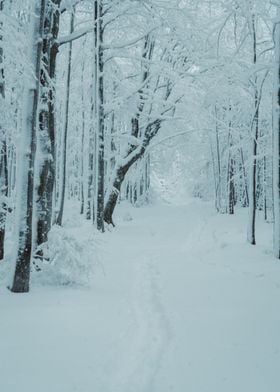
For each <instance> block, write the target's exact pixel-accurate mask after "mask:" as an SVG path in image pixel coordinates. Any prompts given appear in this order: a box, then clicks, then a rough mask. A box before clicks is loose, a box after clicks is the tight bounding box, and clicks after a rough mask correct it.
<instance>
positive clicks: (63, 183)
mask: <svg viewBox="0 0 280 392" xmlns="http://www.w3.org/2000/svg"><path fill="white" fill-rule="evenodd" d="M74 20H75V13H74V10H73V12H72V15H71V22H70V34H71V33H73V31H74ZM71 68H72V41H70V43H69V51H68V67H67V84H66V109H65V124H64V134H63V141H62V165H61V166H62V171H61V174H60V175H61V176H62V178H61V189H60V193H61V194H60V206H59V212H58V215H57V219H56V224H57V225H59V226H61V225H62V218H63V211H64V202H65V187H66V164H67V136H68V124H69V103H70V83H71Z"/></svg>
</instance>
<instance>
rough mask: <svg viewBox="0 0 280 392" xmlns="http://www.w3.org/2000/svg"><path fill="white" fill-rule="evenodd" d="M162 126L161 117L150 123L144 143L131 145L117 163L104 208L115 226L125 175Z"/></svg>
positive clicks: (109, 221)
mask: <svg viewBox="0 0 280 392" xmlns="http://www.w3.org/2000/svg"><path fill="white" fill-rule="evenodd" d="M160 127H161V120H159V119H157V120H155V121H153V122H152V123H150V124H148V125H147V126H146V128H145V134H144V138H143V142H142V144H141V145H140V146H137V147H135V146H134V147H131V149H130V151H129V152H128V154H127V156H126V158H124V160H123V162H124V163H123V164H121V165H118V164H117V168H116V171H115V175H114V180H113V182H112V185H111V191H110V193H109V196H108V199H107V201H106V205H105V208H104V213H103V217H104V222H106V223H108V224H111V225H113V226H115V225H114V222H113V213H114V210H115V207H116V204H117V201H118V197H119V194H120V191H121V186H122V184H123V181H124V179H125V176H126V174H127V172H128V170H129V169H130V168H131V166H132V165H133V164H134V163H135V162H137V161H138V160H139V159H141V158H142V157H143V156H144V154H145V152H146V150H147V147H148V146H149V144H150V141H151V140H152V139H153V138H154V137H155V136H156V135H157V134H158V132H159V130H160Z"/></svg>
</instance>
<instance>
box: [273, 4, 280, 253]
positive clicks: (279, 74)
mask: <svg viewBox="0 0 280 392" xmlns="http://www.w3.org/2000/svg"><path fill="white" fill-rule="evenodd" d="M277 16H278V17H277V19H278V22H276V24H275V29H274V44H275V70H274V99H273V101H274V102H273V103H274V105H273V106H274V111H273V198H274V200H273V205H274V233H273V236H274V241H273V242H274V254H275V256H276V257H277V259H280V23H279V20H280V7H278V13H277Z"/></svg>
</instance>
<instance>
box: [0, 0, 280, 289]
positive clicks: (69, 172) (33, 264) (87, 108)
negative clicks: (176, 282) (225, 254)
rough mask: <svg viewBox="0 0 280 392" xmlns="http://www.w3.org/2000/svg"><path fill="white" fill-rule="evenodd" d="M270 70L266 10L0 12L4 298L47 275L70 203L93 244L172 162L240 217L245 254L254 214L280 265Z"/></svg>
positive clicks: (254, 1)
mask: <svg viewBox="0 0 280 392" xmlns="http://www.w3.org/2000/svg"><path fill="white" fill-rule="evenodd" d="M279 63H280V4H279V0H275V1H269V0H217V1H209V0H208V1H204V0H0V100H1V104H0V146H1V156H0V176H1V177H0V191H1V195H0V197H1V205H0V259H1V260H4V258H5V243H6V241H5V239H6V237H7V236H8V235H9V236H11V237H12V238H13V242H14V248H15V254H14V260H6V261H7V262H9V263H14V265H15V272H14V279H13V283H12V285H11V287H10V290H11V291H13V292H27V291H28V290H29V279H30V272H31V270H32V271H33V270H34V271H35V272H36V269H40V263H42V261H44V262H48V257H47V256H46V255H45V250H46V247H47V243H48V236H49V234H50V233H51V231H52V230H53V229H54V228H55V227H56V225H58V226H63V223H64V212H65V208H67V203H69V201H71V200H72V201H75V203H74V204H71V205H75V206H76V208H78V209H79V213H80V214H81V215H83V217H84V219H85V220H90V221H91V222H92V226H93V227H95V229H97V230H99V231H100V232H104V230H107V228H110V229H111V228H112V227H114V226H115V225H114V219H113V213H114V210H115V207H116V205H117V203H118V202H119V201H120V200H128V201H129V202H130V203H132V204H136V205H141V204H142V203H147V202H148V201H149V197H150V182H151V178H150V176H151V172H152V168H153V167H156V166H157V165H159V164H161V165H165V167H164V170H169V167H168V165H170V163H171V162H173V163H174V162H175V160H176V159H178V160H180V161H181V162H184V165H185V169H184V175H185V176H186V179H188V183H189V186H190V187H191V192H192V195H193V196H195V197H199V198H202V199H205V200H213V208H215V209H216V210H217V213H221V214H234V212H235V209H236V208H246V209H248V230H247V232H248V238H247V240H248V242H249V243H251V244H252V245H255V244H256V243H257V241H258V231H257V227H256V215H261V216H262V219H264V220H266V221H267V222H270V223H272V222H274V252H275V256H276V257H277V258H280V201H279V200H280V193H279V192H280V188H279V181H280V167H279V158H280V155H279V154H280V151H279V148H280V65H279ZM176 157H177V158H176ZM168 162H169V163H168ZM186 219H188V218H187V217H186ZM93 230H94V229H93ZM115 230H117V228H116V229H115ZM50 262H51V260H50Z"/></svg>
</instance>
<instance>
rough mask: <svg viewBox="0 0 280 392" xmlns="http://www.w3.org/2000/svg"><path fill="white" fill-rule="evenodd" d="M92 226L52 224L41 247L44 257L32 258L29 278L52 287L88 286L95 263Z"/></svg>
mask: <svg viewBox="0 0 280 392" xmlns="http://www.w3.org/2000/svg"><path fill="white" fill-rule="evenodd" d="M93 237H94V235H93V230H92V227H91V228H88V227H87V226H86V227H85V228H80V230H77V229H69V228H67V229H65V228H62V227H60V226H53V227H52V229H51V231H50V233H49V239H48V243H47V244H45V245H44V247H43V253H44V260H40V259H35V260H34V263H33V267H34V268H33V274H32V280H33V282H35V283H40V284H43V285H52V286H65V285H70V286H73V285H88V284H89V283H90V280H91V277H92V275H93V272H94V266H95V265H96V263H97V249H96V245H95V243H96V241H95V239H94V238H93Z"/></svg>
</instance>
